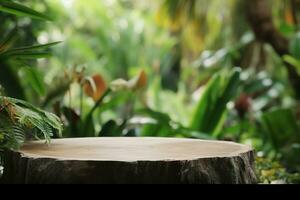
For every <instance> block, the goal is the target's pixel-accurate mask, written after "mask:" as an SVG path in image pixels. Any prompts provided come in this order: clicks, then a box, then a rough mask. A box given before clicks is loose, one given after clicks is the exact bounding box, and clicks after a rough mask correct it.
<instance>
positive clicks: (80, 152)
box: [4, 138, 257, 184]
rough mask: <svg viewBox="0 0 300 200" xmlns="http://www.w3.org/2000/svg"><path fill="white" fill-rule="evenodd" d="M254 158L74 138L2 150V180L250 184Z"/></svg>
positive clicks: (243, 153) (221, 146)
mask: <svg viewBox="0 0 300 200" xmlns="http://www.w3.org/2000/svg"><path fill="white" fill-rule="evenodd" d="M254 160H255V153H254V152H253V150H252V149H251V148H250V147H248V146H244V145H239V144H235V143H230V142H217V141H202V140H191V139H168V138H85V139H82V138H79V139H64V140H54V141H53V142H52V144H51V145H50V146H45V145H44V144H42V143H31V144H27V145H25V146H24V148H23V149H22V150H20V151H6V153H5V168H4V180H5V182H6V183H21V184H32V183H34V184H49V183H51V184H77V183H84V184H107V183H109V184H186V183H187V184H253V183H256V182H257V179H256V175H255V170H254V164H255V163H254V162H255V161H254Z"/></svg>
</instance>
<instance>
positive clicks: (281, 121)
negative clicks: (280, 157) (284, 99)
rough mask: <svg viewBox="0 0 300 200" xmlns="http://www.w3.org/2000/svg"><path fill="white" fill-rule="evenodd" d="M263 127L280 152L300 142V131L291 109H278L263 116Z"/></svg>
mask: <svg viewBox="0 0 300 200" xmlns="http://www.w3.org/2000/svg"><path fill="white" fill-rule="evenodd" d="M262 126H263V128H264V130H265V131H266V132H267V134H268V136H269V138H270V140H271V141H272V144H273V145H274V147H275V148H276V149H277V150H278V149H279V148H282V147H284V146H285V145H287V144H291V142H295V143H296V142H298V143H299V142H300V129H299V126H298V123H297V119H296V116H295V114H294V113H293V111H292V110H291V109H277V110H274V111H271V112H268V113H265V114H264V115H263V116H262Z"/></svg>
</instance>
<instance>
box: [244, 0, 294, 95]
mask: <svg viewBox="0 0 300 200" xmlns="http://www.w3.org/2000/svg"><path fill="white" fill-rule="evenodd" d="M245 1H246V2H247V3H246V4H245V5H246V7H247V9H246V10H247V16H248V20H249V23H250V25H251V27H252V29H253V31H254V33H255V36H256V39H257V40H258V41H260V42H263V43H268V44H270V45H271V46H272V47H273V48H274V50H275V51H276V52H277V53H278V54H279V55H280V56H285V55H288V54H290V52H289V40H288V39H287V38H285V37H284V36H283V35H282V34H280V32H279V31H278V30H277V29H276V27H275V25H274V22H273V18H272V12H271V9H270V5H269V2H268V0H245ZM284 64H285V66H286V67H287V71H288V74H289V79H290V82H291V84H292V86H293V88H294V90H295V93H296V95H297V97H298V98H300V91H299V88H300V75H299V74H298V72H297V70H296V69H295V68H294V67H293V66H291V65H290V64H289V63H286V62H285V63H284Z"/></svg>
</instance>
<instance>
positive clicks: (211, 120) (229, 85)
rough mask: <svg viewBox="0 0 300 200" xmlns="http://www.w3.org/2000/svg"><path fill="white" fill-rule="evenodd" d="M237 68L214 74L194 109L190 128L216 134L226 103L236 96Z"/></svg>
mask: <svg viewBox="0 0 300 200" xmlns="http://www.w3.org/2000/svg"><path fill="white" fill-rule="evenodd" d="M240 73H241V70H240V69H239V68H235V69H234V70H232V71H231V72H226V71H225V72H224V71H222V72H221V73H219V74H216V75H215V76H214V77H213V78H212V79H211V80H210V82H209V83H208V85H207V86H206V89H205V91H204V93H203V95H202V97H201V99H200V101H199V103H198V105H197V107H196V109H195V114H194V117H193V118H192V123H191V129H193V130H195V131H199V132H202V133H209V134H217V133H218V130H219V129H220V128H221V127H222V125H223V123H224V114H225V113H226V110H227V109H226V106H227V104H228V103H229V102H230V101H231V100H232V99H233V98H234V97H235V96H236V93H237V91H238V87H239V83H240Z"/></svg>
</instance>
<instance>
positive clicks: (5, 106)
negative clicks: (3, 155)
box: [0, 96, 62, 149]
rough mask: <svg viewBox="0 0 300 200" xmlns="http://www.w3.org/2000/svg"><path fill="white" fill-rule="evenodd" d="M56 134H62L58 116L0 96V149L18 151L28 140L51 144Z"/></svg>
mask: <svg viewBox="0 0 300 200" xmlns="http://www.w3.org/2000/svg"><path fill="white" fill-rule="evenodd" d="M54 133H57V134H58V135H59V136H61V133H62V123H61V121H60V119H59V118H58V117H57V116H55V115H54V114H52V113H48V112H46V111H43V110H41V109H38V108H36V107H34V106H33V105H31V104H29V103H27V102H25V101H22V100H18V99H13V98H8V97H3V96H0V148H1V147H10V148H14V149H17V148H19V147H20V145H21V144H22V143H23V142H24V141H25V140H26V139H27V138H35V139H38V140H45V141H46V142H47V143H50V140H51V137H53V136H54Z"/></svg>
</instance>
